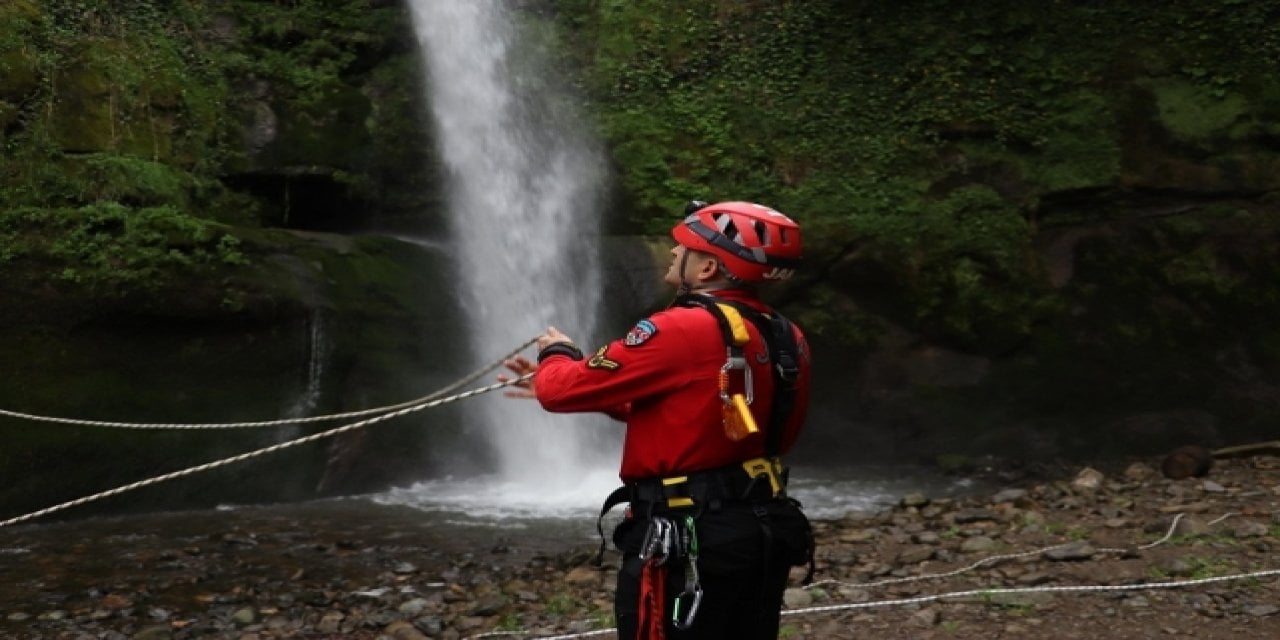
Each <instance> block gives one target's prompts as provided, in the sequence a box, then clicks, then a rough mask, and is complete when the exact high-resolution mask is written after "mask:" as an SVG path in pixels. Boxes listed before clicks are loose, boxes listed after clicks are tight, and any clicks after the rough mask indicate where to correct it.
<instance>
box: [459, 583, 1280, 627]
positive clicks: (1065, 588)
mask: <svg viewBox="0 0 1280 640" xmlns="http://www.w3.org/2000/svg"><path fill="white" fill-rule="evenodd" d="M1268 576H1280V569H1268V570H1265V571H1253V572H1250V573H1239V574H1234V575H1229V576H1215V577H1212V578H1200V579H1197V580H1178V581H1172V582H1149V583H1145V584H1114V585H1109V584H1102V585H1062V586H1049V587H1020V588H999V589H990V588H989V589H970V590H968V591H951V592H948V593H939V594H934V595H927V596H917V597H915V598H900V599H897V600H879V601H875V602H855V603H850V604H833V605H827V606H821V607H806V608H804V609H788V610H785V611H783V612H782V615H783V616H800V615H809V614H818V613H831V612H836V611H850V610H854V609H871V608H876V607H897V606H905V605H913V604H924V603H927V602H937V601H940V600H947V599H957V598H970V597H974V596H979V597H989V596H994V595H1007V594H1022V593H1101V592H1108V591H1145V590H1150V589H1180V588H1183V587H1193V586H1197V585H1204V584H1214V583H1218V582H1230V581H1233V580H1249V579H1256V578H1265V577H1268ZM615 631H617V629H598V630H595V631H587V632H584V633H571V634H565V635H559V636H528V635H526V633H523V632H516V631H495V632H490V633H483V634H480V635H474V636H468V637H467V640H477V639H480V638H496V637H500V636H516V635H518V636H524V637H527V638H529V640H574V639H575V638H590V637H592V636H600V635H607V634H610V633H613V632H615Z"/></svg>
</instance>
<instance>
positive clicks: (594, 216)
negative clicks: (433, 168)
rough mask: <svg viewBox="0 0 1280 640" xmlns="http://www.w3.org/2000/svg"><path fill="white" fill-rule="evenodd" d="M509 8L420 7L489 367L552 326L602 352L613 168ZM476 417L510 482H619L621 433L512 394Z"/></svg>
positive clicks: (441, 141) (454, 212) (486, 403)
mask: <svg viewBox="0 0 1280 640" xmlns="http://www.w3.org/2000/svg"><path fill="white" fill-rule="evenodd" d="M509 4H510V3H508V2H503V1H502V0H410V6H411V9H412V13H413V20H414V27H415V31H416V34H417V37H418V41H419V46H420V47H421V50H422V54H423V57H424V59H425V62H426V74H427V87H428V89H427V91H428V94H429V96H428V97H429V103H430V109H431V115H432V117H433V120H434V123H435V129H436V139H437V144H438V146H439V153H440V157H441V158H442V160H443V163H444V165H445V166H446V171H447V174H446V176H445V185H446V188H447V203H448V208H449V210H450V219H451V225H450V232H451V234H450V242H451V244H452V245H453V247H452V248H453V251H454V252H455V253H456V267H457V268H456V272H457V274H458V275H457V277H456V279H457V290H458V302H459V304H460V305H461V307H462V310H463V312H464V313H465V315H466V318H467V319H468V324H469V326H470V327H471V329H470V332H469V335H468V336H467V337H466V338H467V341H468V347H469V350H470V353H471V354H472V357H473V360H474V361H475V362H476V363H477V365H478V364H483V363H487V362H491V361H493V360H494V359H496V358H497V357H498V356H500V355H502V354H503V353H505V352H507V351H509V350H510V349H512V348H514V347H515V346H517V345H519V344H520V343H521V342H523V341H525V340H527V339H529V338H531V337H533V336H535V335H538V334H539V333H542V332H543V331H544V330H545V329H546V327H547V325H548V324H553V325H555V326H556V327H557V328H558V329H560V330H561V331H564V332H565V333H567V334H568V335H570V336H571V337H573V338H574V339H575V340H576V341H578V342H579V343H580V344H581V345H582V347H583V349H584V350H585V349H588V348H589V347H590V346H591V345H592V344H594V343H595V342H596V341H597V340H598V338H597V336H596V333H597V327H596V326H595V318H596V315H597V312H598V309H599V307H600V297H601V292H600V289H601V280H602V278H601V272H600V267H599V264H598V262H599V257H598V254H597V245H598V240H599V236H600V229H599V222H598V220H599V218H600V216H601V213H602V212H601V206H602V202H601V201H602V196H601V194H602V192H603V188H602V185H603V183H604V180H605V175H604V172H603V169H602V167H603V166H604V159H603V157H602V154H601V152H600V150H599V145H598V143H597V142H596V141H595V139H594V138H593V136H592V134H591V133H590V131H589V128H590V127H589V124H588V123H587V121H585V120H583V119H580V118H579V117H577V113H576V110H575V108H574V105H573V104H572V100H573V98H572V96H571V95H570V94H569V93H566V92H564V91H557V90H556V87H555V84H556V81H557V80H558V79H559V76H558V75H557V74H555V73H553V72H552V71H551V70H550V68H549V67H548V66H547V65H546V56H544V55H541V54H540V52H539V51H538V50H537V47H535V46H532V45H531V44H530V42H528V41H527V40H522V39H521V37H520V36H521V30H520V29H519V28H518V27H519V25H518V23H517V16H514V15H512V14H511V13H509V12H508V11H507V9H506V7H507V6H508V5H509ZM466 409H467V415H466V421H467V424H468V428H469V432H468V433H467V437H466V438H465V440H467V441H468V443H469V446H470V447H477V446H480V445H481V444H483V445H484V446H485V447H487V454H488V455H487V458H488V459H489V460H490V461H491V462H492V465H493V471H494V472H496V473H497V475H498V477H499V478H500V479H501V480H503V481H508V482H513V483H518V482H527V481H533V482H536V483H537V484H538V485H540V486H541V487H543V488H544V489H545V488H557V489H556V491H559V490H560V489H565V490H567V489H569V488H573V489H578V490H580V489H582V483H583V481H584V478H585V477H587V476H592V477H595V476H596V474H597V473H598V472H599V471H601V470H606V469H607V474H606V475H607V476H608V477H610V478H612V480H611V482H616V469H617V459H618V448H617V445H616V442H617V441H619V440H620V432H621V429H620V428H619V426H618V425H612V424H609V421H608V420H607V419H604V418H602V417H598V416H567V415H551V414H547V413H545V412H543V411H542V410H541V408H540V407H538V406H537V404H536V402H533V401H521V400H513V399H510V398H504V397H501V395H500V394H489V395H487V396H484V397H481V398H477V399H475V400H472V401H469V402H468V405H467V407H466ZM610 442H613V443H615V444H613V446H612V447H611V449H610V450H609V452H608V453H605V452H604V451H605V450H606V449H605V447H606V446H607V445H608V443H610ZM472 457H474V456H472ZM548 493H552V491H548ZM548 497H550V496H548ZM598 498H599V496H596V497H595V499H598Z"/></svg>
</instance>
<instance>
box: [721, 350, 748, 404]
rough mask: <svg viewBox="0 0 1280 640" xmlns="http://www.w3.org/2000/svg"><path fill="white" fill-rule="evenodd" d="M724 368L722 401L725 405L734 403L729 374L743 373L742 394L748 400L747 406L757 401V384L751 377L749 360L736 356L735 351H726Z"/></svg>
mask: <svg viewBox="0 0 1280 640" xmlns="http://www.w3.org/2000/svg"><path fill="white" fill-rule="evenodd" d="M725 351H726V352H727V353H726V354H725V359H724V366H722V367H720V400H721V401H722V402H724V403H725V404H730V403H731V402H732V401H731V400H730V396H729V372H730V371H741V372H742V392H743V394H744V395H745V396H746V398H747V404H751V402H752V401H754V400H755V399H756V394H755V383H754V381H753V379H752V377H751V367H748V366H747V359H746V357H745V356H742V355H734V354H733V349H725Z"/></svg>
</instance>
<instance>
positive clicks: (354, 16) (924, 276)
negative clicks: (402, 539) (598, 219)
mask: <svg viewBox="0 0 1280 640" xmlns="http://www.w3.org/2000/svg"><path fill="white" fill-rule="evenodd" d="M513 6H514V7H516V8H517V9H518V11H519V15H520V19H521V20H522V21H523V23H524V24H525V25H526V26H528V27H530V29H529V32H530V33H533V34H536V35H537V44H538V45H539V46H543V45H545V46H549V47H551V48H552V49H553V51H554V52H555V54H556V55H557V61H558V63H559V64H561V67H560V71H561V72H562V74H563V77H564V78H569V79H571V80H572V81H573V82H574V84H575V85H576V87H577V89H578V90H579V91H580V94H579V95H580V96H581V98H582V99H583V101H584V102H585V104H586V107H587V112H588V113H590V114H591V116H592V120H591V121H589V122H585V121H584V122H583V126H584V127H593V128H595V129H596V130H597V131H598V132H599V134H600V135H601V137H602V138H603V139H604V140H605V141H606V144H607V146H608V149H609V151H610V153H611V155H612V159H613V164H614V167H613V169H614V175H615V176H616V183H615V184H614V185H613V186H614V192H615V196H616V197H615V198H614V199H613V203H612V206H611V208H610V212H608V213H607V214H602V215H606V216H607V217H608V220H609V224H610V225H611V229H612V230H613V231H614V232H616V233H617V234H618V235H646V234H648V235H652V234H659V233H662V232H663V231H665V229H666V228H667V227H668V226H669V224H670V222H671V220H672V213H673V212H675V211H678V210H679V209H680V207H681V205H682V203H683V201H684V200H687V199H694V198H698V199H719V198H742V199H751V200H759V201H762V202H767V203H769V204H772V205H773V206H775V207H777V208H779V209H781V210H783V211H786V212H788V213H791V214H793V215H794V216H795V217H796V218H797V219H799V220H800V222H801V223H802V224H803V225H804V228H805V230H806V234H807V238H808V251H807V254H808V255H807V259H808V263H807V266H806V269H805V270H804V272H803V273H802V274H801V276H799V277H798V279H797V280H796V281H795V282H793V283H791V284H789V285H788V286H787V287H786V288H784V289H782V290H779V291H776V292H774V294H773V295H774V296H775V299H776V300H777V301H778V302H779V303H781V304H783V305H784V307H785V308H786V309H787V310H788V312H789V313H790V314H791V315H793V316H794V317H795V318H796V319H797V320H798V321H800V322H801V323H802V324H803V325H804V326H805V327H806V328H807V329H808V330H809V333H810V335H811V336H812V338H813V340H814V342H815V345H816V348H815V353H816V358H817V362H818V366H819V368H820V372H821V374H822V375H821V380H822V388H821V389H820V390H819V393H818V394H817V396H818V397H819V399H820V400H821V402H820V405H819V406H817V407H815V412H814V416H815V418H814V421H813V432H812V434H811V437H810V438H809V439H808V440H807V441H806V442H807V445H808V446H810V450H811V451H818V450H830V451H845V450H847V449H848V448H847V447H846V446H845V445H846V444H847V443H848V442H850V441H856V442H858V443H859V447H858V450H859V451H861V452H863V453H865V454H867V455H871V456H876V457H879V458H883V457H884V456H886V455H898V456H902V457H908V458H911V457H915V458H924V459H929V458H933V457H934V456H937V455H939V454H944V453H948V454H950V453H959V454H968V455H976V454H982V453H989V452H995V453H1003V454H1019V455H1034V454H1044V455H1059V454H1072V455H1083V454H1095V453H1104V454H1105V453H1120V452H1127V451H1135V450H1141V451H1148V452H1149V451H1151V450H1152V449H1155V450H1162V449H1163V448H1165V447H1167V446H1170V445H1172V444H1175V443H1179V444H1180V443H1182V442H1185V441H1198V442H1202V443H1204V444H1210V445H1213V444H1219V443H1226V442H1234V441H1241V440H1246V439H1250V438H1254V437H1258V436H1263V435H1268V434H1271V433H1273V431H1274V428H1275V425H1276V423H1277V421H1280V383H1278V382H1277V380H1280V329H1278V328H1277V325H1276V323H1274V322H1272V321H1271V319H1272V318H1275V317H1280V290H1278V284H1277V283H1280V255H1277V253H1278V252H1280V249H1277V247H1280V242H1277V241H1278V240H1280V222H1278V220H1280V216H1277V213H1278V212H1277V209H1278V208H1280V197H1278V196H1277V195H1276V193H1277V187H1278V186H1280V81H1278V80H1277V79H1276V77H1275V75H1274V69H1276V68H1280V35H1278V34H1280V32H1277V31H1276V30H1275V29H1274V27H1273V25H1274V24H1275V23H1276V21H1277V20H1278V19H1280V16H1278V15H1277V12H1278V11H1280V10H1278V9H1277V6H1276V5H1275V4H1274V3H1270V2H1266V3H1259V2H1241V1H1239V0H1211V1H1209V2H1191V1H1189V0H1185V1H1184V0H1174V1H1173V2H1168V3H1164V4H1162V5H1161V6H1160V7H1159V8H1158V9H1150V8H1139V7H1137V6H1136V5H1132V3H1129V4H1121V5H1117V6H1100V5H1098V6H1095V5H1081V4H1079V3H1068V2H1055V1H1051V0H1043V1H1037V2H1030V3H1028V2H1012V1H1010V2H989V3H982V4H981V6H958V5H956V3H948V2H942V1H940V0H934V1H923V0H922V1H918V2H907V3H881V2H837V1H835V0H818V1H814V2H782V1H771V2H701V3H687V2H677V1H675V0H635V1H633V2H614V1H611V0H528V1H522V2H519V3H513ZM416 55H417V53H416V45H415V43H414V39H413V34H412V33H411V30H410V27H409V22H408V18H407V6H406V5H405V4H404V3H402V2H397V1H395V0H338V1H335V2H321V1H320V0H287V1H286V0H280V1H273V2H261V1H255V0H174V1H165V2H161V1H158V0H65V1H62V2H57V3H42V2H36V1H35V0H9V1H8V2H5V3H4V4H3V5H0V135H2V136H3V137H2V138H0V144H2V145H3V149H4V151H3V153H4V162H3V163H2V164H0V270H3V275H4V277H3V278H2V279H0V293H2V295H3V302H4V307H3V309H2V310H0V357H3V359H4V362H5V363H6V364H5V366H4V367H3V368H0V376H4V378H3V380H0V406H2V407H5V408H13V409H18V410H27V411H31V412H37V413H39V412H46V413H55V414H63V415H93V416H96V417H103V418H116V419H122V420H134V419H147V418H149V419H154V420H161V421H164V420H170V419H182V420H191V419H214V418H216V419H235V418H238V417H254V418H257V417H260V416H262V415H264V414H271V413H273V412H274V413H279V412H281V411H282V408H281V402H282V400H281V398H287V397H296V396H294V395H293V394H295V393H301V391H302V389H301V388H300V385H302V384H303V382H300V379H302V375H303V374H302V373H301V372H302V371H305V370H306V367H307V362H308V359H309V357H310V356H309V354H310V353H312V352H313V350H314V349H313V345H314V342H313V340H312V339H311V337H310V336H312V335H313V332H312V330H311V329H312V328H313V327H315V326H317V323H319V326H321V327H323V328H324V331H327V332H328V335H329V336H330V337H329V338H328V339H329V340H332V341H333V344H334V345H337V346H333V347H332V349H333V352H332V353H331V354H330V356H331V358H332V360H331V362H332V364H331V369H330V375H333V376H334V378H332V380H331V381H330V382H329V383H327V384H329V387H328V391H327V392H326V394H323V396H322V397H323V400H322V403H323V404H324V405H325V407H324V408H339V407H341V408H353V407H358V406H369V405H371V404H378V403H380V402H382V401H388V402H390V401H398V400H402V399H404V398H406V397H412V396H414V395H417V393H416V392H417V391H423V392H425V389H423V388H422V387H424V386H427V387H430V384H429V383H432V382H435V381H437V380H439V379H441V378H449V377H450V376H452V375H456V374H457V373H458V372H457V371H456V370H455V369H456V366H454V365H455V364H456V363H455V362H453V361H451V360H450V358H449V356H450V354H448V353H438V352H437V351H439V349H434V348H432V347H431V346H430V345H428V344H427V341H424V340H423V339H422V336H423V335H428V334H433V333H438V332H442V331H446V330H449V329H450V328H451V327H452V328H455V329H456V325H457V320H456V319H454V318H450V317H442V316H441V312H440V309H442V308H447V307H448V306H449V304H450V303H449V302H448V301H449V300H450V298H449V297H448V296H449V292H448V291H447V283H448V282H449V281H450V280H451V279H450V278H449V276H448V274H447V268H446V267H445V266H444V265H443V264H442V263H441V262H440V259H439V257H438V256H435V255H433V254H431V253H430V252H424V251H422V250H419V249H416V248H414V247H413V246H411V245H409V244H406V243H403V242H400V241H397V240H393V239H391V238H390V237H385V236H372V235H357V234H364V232H370V231H377V230H382V231H388V230H409V231H412V232H414V233H417V234H421V235H435V234H436V232H437V229H438V228H439V227H440V226H441V225H442V222H441V218H440V215H439V211H438V210H439V206H438V205H439V201H440V199H441V196H440V194H439V189H437V188H436V185H437V182H438V178H437V176H438V174H439V167H438V166H437V162H438V161H437V160H436V159H435V158H434V157H433V154H432V151H431V149H432V145H431V135H432V134H431V131H430V128H429V126H428V124H427V123H426V122H425V120H424V118H422V117H421V113H422V110H421V104H420V102H421V98H420V96H421V89H422V86H421V85H422V83H421V70H420V68H419V64H418V62H417V59H416ZM609 253H610V255H614V256H617V255H628V256H637V255H644V253H645V252H644V251H643V250H641V249H639V248H638V247H636V246H634V245H630V246H629V248H628V249H627V250H623V251H610V252H609ZM659 253H660V252H659ZM655 269H656V268H655ZM619 271H620V272H621V271H625V270H624V269H620V270H619ZM633 271H634V270H633ZM642 306H643V305H642ZM324 331H322V332H320V333H324ZM445 372H447V373H445ZM439 381H443V380H439ZM441 420H443V418H441ZM445 421H446V422H447V420H445ZM0 424H2V425H3V426H4V429H5V433H6V434H10V433H11V432H12V434H16V435H10V436H7V437H9V438H10V440H9V443H10V444H12V445H13V446H12V447H11V446H8V445H6V446H5V447H0V486H6V487H15V486H17V485H15V484H14V482H16V480H17V479H23V480H24V481H25V482H31V481H35V480H32V479H33V478H34V479H37V480H38V481H39V482H45V481H46V480H47V481H48V482H49V483H52V484H57V483H58V482H59V481H62V480H65V483H66V487H65V490H61V489H59V490H56V491H53V492H51V494H50V495H54V496H56V497H72V494H77V495H78V491H79V490H82V489H83V488H84V487H85V486H87V485H86V483H85V482H84V481H83V480H84V477H85V476H87V475H102V476H103V477H102V481H103V482H102V484H110V482H108V481H117V480H123V479H124V476H123V475H119V476H114V475H110V474H123V473H124V472H121V471H108V470H107V467H108V466H109V465H107V464H106V460H105V459H106V458H111V457H117V458H118V457H128V456H131V455H135V454H134V453H126V452H124V451H123V450H117V449H112V448H110V447H111V446H122V447H132V449H129V451H136V452H137V453H136V456H137V464H130V465H126V466H127V467H128V468H130V469H151V468H155V469H159V468H160V467H161V466H162V465H164V464H168V463H173V464H175V465H176V464H178V462H180V461H181V460H188V461H189V460H194V459H207V458H208V457H210V456H207V455H204V454H206V453H217V452H219V451H221V450H222V449H223V448H226V447H225V445H224V444H222V443H224V442H227V441H224V440H222V439H221V438H220V437H215V436H196V437H197V438H203V439H201V440H185V439H182V438H180V437H179V436H168V435H165V436H161V437H162V438H166V439H164V440H154V439H148V438H152V436H151V435H144V434H133V435H129V436H127V437H121V436H119V435H118V434H114V435H107V434H100V433H97V432H89V431H83V430H81V431H68V432H65V433H64V432H63V431H60V430H59V429H60V428H56V427H51V426H39V427H36V426H30V425H26V424H22V425H19V424H16V423H14V422H13V421H5V422H3V423H0ZM66 433H71V434H73V435H66ZM242 437H243V439H244V440H245V441H246V442H244V444H249V442H247V441H253V440H255V438H256V437H257V436H252V435H245V436H242ZM157 442H160V443H162V444H160V445H157V444H156V443H157ZM178 442H190V443H196V444H191V445H189V446H188V445H181V446H179V445H178V444H177V443H178ZM111 443H116V444H111ZM375 444H376V443H375ZM828 445H831V446H828ZM382 446H383V448H382V449H381V450H382V451H384V452H388V453H387V455H388V456H389V457H390V458H391V459H394V460H396V461H397V462H395V463H392V464H388V463H387V460H386V459H380V458H378V457H376V456H368V455H366V456H364V457H363V459H364V460H374V462H372V463H367V464H365V465H364V466H363V467H361V466H360V465H356V466H355V467H353V469H352V471H351V473H352V474H353V475H352V478H354V479H353V480H351V482H350V483H349V484H347V485H346V486H347V487H355V486H372V485H376V484H378V483H379V482H383V481H385V480H386V477H388V476H390V475H395V474H396V473H399V472H401V471H403V470H405V469H406V468H408V467H411V466H412V465H413V463H412V461H411V460H409V459H408V457H406V456H404V455H402V454H401V453H400V451H402V450H403V449H405V448H404V447H400V448H398V449H397V447H396V446H395V445H394V444H391V443H383V445H382ZM206 448H208V449H209V451H202V450H203V449H206ZM373 450H375V451H376V450H378V449H377V447H376V446H375V447H374V449H373ZM170 452H177V453H180V455H176V456H169V455H166V454H168V453H170ZM104 454H105V455H104ZM326 457H327V454H326V453H325V452H324V451H321V450H320V448H319V447H318V448H317V449H315V450H312V451H310V452H309V453H300V454H298V456H297V457H296V459H294V460H293V461H292V462H290V463H289V464H285V463H283V462H282V463H279V464H278V467H276V468H277V469H279V470H280V471H278V473H281V474H283V473H286V472H285V471H283V470H284V469H294V470H295V474H296V476H297V477H296V478H293V479H290V480H289V481H288V482H284V481H283V479H280V478H277V479H280V480H281V482H275V481H274V480H273V481H272V483H271V484H272V486H275V487H278V490H279V492H280V493H281V494H289V495H305V494H309V493H311V492H313V491H314V487H315V485H316V484H317V483H320V482H327V480H322V476H324V475H325V473H326V471H325V469H326V468H329V469H333V466H332V465H328V466H327V463H326V461H325V458H326ZM99 459H101V460H100V462H101V464H98V463H97V462H93V461H95V460H99ZM179 459H181V460H179ZM84 461H90V462H84ZM49 465H54V466H52V467H51V466H49ZM67 465H72V467H76V466H79V467H83V469H84V470H83V471H76V472H74V473H73V472H71V471H68V470H67V469H68V468H69V467H67ZM113 468H114V467H113ZM256 468H257V469H259V471H256V472H255V473H266V471H262V470H263V469H270V468H272V467H271V466H270V465H269V464H266V465H265V466H262V467H256ZM383 470H389V471H388V472H387V473H383ZM50 476H54V477H55V478H54V479H52V480H48V478H49V477H50ZM108 476H109V477H108ZM330 476H332V473H330ZM131 477H132V476H131ZM211 478H213V476H211ZM59 479H61V480H59ZM224 484H228V483H225V482H220V481H219V480H217V479H216V478H215V479H211V480H210V481H209V485H208V489H209V491H208V493H209V494H210V495H221V494H219V491H225V488H224V487H223V486H222V485H224ZM73 485H74V487H75V490H73V489H72V486H73ZM27 486H29V485H27ZM188 486H195V485H188ZM338 486H341V482H339V483H338ZM188 490H189V489H188ZM253 490H254V489H252V488H250V489H247V491H249V492H250V493H252V491H253ZM24 491H26V489H23V488H15V489H11V490H7V493H6V494H5V495H3V496H0V498H3V499H0V502H4V503H5V504H10V502H9V500H11V499H13V500H17V498H14V497H13V496H17V495H20V494H22V493H23V492H24ZM45 497H48V496H45ZM33 502H46V501H33ZM15 504H16V503H15ZM24 504H25V503H24ZM33 506H38V505H33Z"/></svg>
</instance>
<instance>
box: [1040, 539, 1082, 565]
mask: <svg viewBox="0 0 1280 640" xmlns="http://www.w3.org/2000/svg"><path fill="white" fill-rule="evenodd" d="M1093 554H1094V548H1093V546H1092V545H1090V544H1089V543H1087V542H1073V543H1071V544H1068V545H1066V546H1062V547H1056V548H1053V549H1049V550H1048V551H1045V552H1044V554H1043V555H1044V558H1045V559H1046V560H1053V561H1054V562H1072V561H1079V560H1088V559H1089V558H1092V557H1093Z"/></svg>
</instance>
